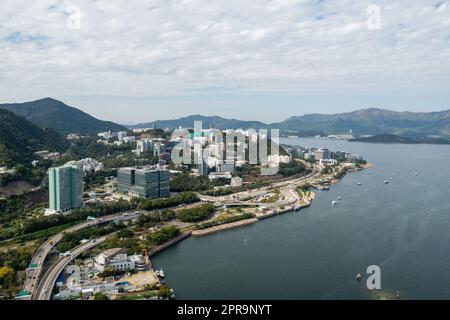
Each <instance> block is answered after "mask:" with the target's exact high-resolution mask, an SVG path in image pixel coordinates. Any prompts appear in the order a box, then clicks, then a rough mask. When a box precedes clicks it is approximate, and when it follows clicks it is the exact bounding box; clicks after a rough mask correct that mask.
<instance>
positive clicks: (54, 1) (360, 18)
mask: <svg viewBox="0 0 450 320" xmlns="http://www.w3.org/2000/svg"><path fill="white" fill-rule="evenodd" d="M371 4H372V3H371V2H366V1H359V0H347V1H324V0H323V1H313V0H254V1H247V2H243V1H240V0H239V1H238V0H227V1H208V0H145V1H142V0H127V1H125V0H123V1H110V0H78V1H75V0H73V1H69V0H67V1H66V0H33V1H32V0H3V1H1V2H0V61H2V63H1V65H0V79H1V80H0V81H1V86H0V97H1V100H3V101H8V100H9V101H13V100H26V99H28V98H37V97H41V96H52V95H60V96H61V95H71V96H74V95H96V94H99V95H122V96H127V95H129V96H152V95H161V94H165V95H177V94H180V93H183V94H185V93H186V92H196V90H207V89H205V88H211V87H221V88H239V92H243V91H244V92H288V93H299V94H309V93H321V92H330V91H338V92H361V91H365V92H371V91H380V90H383V88H390V87H391V86H403V87H405V88H411V87H417V88H421V89H423V90H427V89H430V88H436V87H438V86H441V87H442V82H443V81H446V82H447V83H448V81H449V80H450V31H449V30H450V17H449V11H448V10H446V6H447V3H446V2H440V3H439V2H437V3H435V4H434V5H433V4H430V2H429V1H428V0H415V1H407V0H401V1H396V2H395V4H394V3H392V1H389V0H379V1H376V4H377V5H379V6H380V8H381V16H382V20H383V24H382V28H381V29H380V30H368V29H367V27H366V20H367V19H368V16H367V13H366V9H367V7H368V6H369V5H371ZM70 5H77V6H79V7H80V10H81V28H80V29H79V30H71V29H68V28H67V18H68V13H67V8H68V7H69V6H70ZM405 79H407V80H408V81H405Z"/></svg>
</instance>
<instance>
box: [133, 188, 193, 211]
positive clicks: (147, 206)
mask: <svg viewBox="0 0 450 320" xmlns="http://www.w3.org/2000/svg"><path fill="white" fill-rule="evenodd" d="M198 201H200V199H199V198H198V197H197V195H196V194H195V193H194V192H182V193H180V194H178V195H176V196H175V197H170V198H163V199H153V200H151V199H147V200H141V203H140V205H139V209H142V210H147V211H151V210H158V209H164V208H169V207H175V206H178V205H181V204H190V203H195V202H198Z"/></svg>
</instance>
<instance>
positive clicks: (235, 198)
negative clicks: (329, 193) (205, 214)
mask: <svg viewBox="0 0 450 320" xmlns="http://www.w3.org/2000/svg"><path fill="white" fill-rule="evenodd" d="M318 176H320V172H319V171H317V170H314V171H313V172H312V173H310V174H308V175H306V176H304V177H301V178H297V179H292V180H288V181H281V182H277V183H274V184H272V185H271V186H269V187H264V188H259V189H253V190H248V191H243V192H238V193H234V194H231V195H226V196H221V197H212V196H205V195H202V194H198V196H199V198H200V200H202V201H205V202H214V203H220V204H231V205H237V204H239V203H241V204H243V205H259V206H265V207H269V206H271V205H270V204H267V203H261V202H253V201H248V200H246V201H243V200H241V198H244V199H245V198H247V199H248V198H256V197H259V196H263V195H265V194H267V193H270V189H273V188H283V190H282V191H283V195H285V196H287V195H292V192H286V191H285V190H284V189H285V188H284V187H287V188H288V189H293V188H295V187H297V186H299V185H301V184H304V183H305V182H310V180H313V179H315V178H317V177H318ZM289 198H290V197H289ZM288 202H289V201H288ZM285 204H286V203H284V202H282V201H278V202H276V205H278V206H279V205H285ZM289 204H291V203H289Z"/></svg>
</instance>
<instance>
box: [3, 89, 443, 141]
mask: <svg viewBox="0 0 450 320" xmlns="http://www.w3.org/2000/svg"><path fill="white" fill-rule="evenodd" d="M0 109H7V110H10V111H12V112H15V113H17V114H19V115H22V116H24V117H25V118H27V119H28V120H30V121H31V122H33V123H34V124H36V125H38V126H40V127H42V128H51V129H54V130H56V131H58V132H59V133H62V134H67V133H70V132H76V133H82V134H91V133H97V132H100V131H107V130H111V131H121V130H126V129H125V126H122V125H119V124H116V123H113V122H108V121H102V120H98V119H96V118H94V117H92V116H90V115H89V114H87V113H85V112H82V111H80V110H78V109H76V108H73V107H70V106H68V105H66V104H64V103H63V102H61V101H58V100H55V99H51V98H45V99H42V100H37V101H32V102H27V103H15V104H0ZM194 121H202V122H203V128H209V127H211V126H212V127H214V128H218V129H249V128H253V129H261V128H267V129H271V128H274V129H280V130H281V131H282V132H283V133H284V134H293V135H299V136H315V135H331V134H344V133H349V132H350V131H352V132H353V134H354V135H356V136H363V135H383V134H389V135H395V136H399V137H404V138H414V139H416V140H417V139H419V140H421V141H424V140H423V139H422V138H423V137H426V138H427V139H428V138H429V137H432V138H433V139H439V138H445V139H450V110H447V111H441V112H430V113H414V112H395V111H389V110H383V109H376V108H370V109H363V110H358V111H354V112H349V113H339V114H308V115H303V116H294V117H291V118H289V119H287V120H285V121H282V122H278V123H270V124H266V123H263V122H259V121H242V120H237V119H226V118H223V117H219V116H202V115H192V116H188V117H184V118H179V119H174V120H158V121H153V122H148V123H142V124H138V125H131V126H127V127H128V128H144V127H146V128H149V127H153V126H155V127H156V128H163V129H165V128H169V129H176V128H178V127H180V126H182V127H183V128H192V127H193V126H194ZM384 138H386V137H384ZM389 139H391V140H392V138H389ZM389 139H388V140H389Z"/></svg>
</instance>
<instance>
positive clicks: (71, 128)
mask: <svg viewBox="0 0 450 320" xmlns="http://www.w3.org/2000/svg"><path fill="white" fill-rule="evenodd" d="M0 109H6V110H9V111H12V112H14V113H16V114H19V115H21V116H24V117H25V118H26V119H28V120H29V121H31V122H33V123H34V124H36V125H38V126H40V127H42V128H51V129H54V130H56V131H58V132H59V133H61V134H67V133H72V132H73V133H81V134H90V133H97V132H101V131H108V130H111V131H121V130H126V129H125V128H124V127H123V126H121V125H118V124H116V123H113V122H109V121H102V120H98V119H96V118H94V117H93V116H91V115H89V114H87V113H85V112H83V111H81V110H78V109H76V108H73V107H70V106H68V105H66V104H64V103H63V102H61V101H58V100H55V99H51V98H45V99H41V100H37V101H32V102H26V103H13V104H0Z"/></svg>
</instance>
